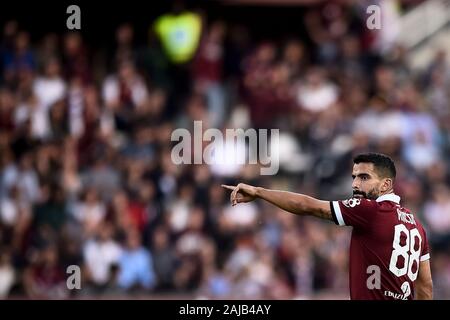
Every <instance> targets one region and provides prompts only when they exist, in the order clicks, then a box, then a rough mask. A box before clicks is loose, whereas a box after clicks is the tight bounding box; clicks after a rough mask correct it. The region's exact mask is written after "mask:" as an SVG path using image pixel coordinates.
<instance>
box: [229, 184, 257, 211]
mask: <svg viewBox="0 0 450 320" xmlns="http://www.w3.org/2000/svg"><path fill="white" fill-rule="evenodd" d="M222 187H224V188H225V189H228V190H231V191H232V192H231V195H230V201H231V205H232V206H235V205H236V204H238V203H245V202H250V201H253V200H255V199H256V187H254V186H251V185H248V184H245V183H239V184H238V185H237V186H227V185H224V184H223V185H222Z"/></svg>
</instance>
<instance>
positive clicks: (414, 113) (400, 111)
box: [0, 4, 450, 299]
mask: <svg viewBox="0 0 450 320" xmlns="http://www.w3.org/2000/svg"><path fill="white" fill-rule="evenodd" d="M355 6H356V5H353V6H351V7H347V6H339V5H337V4H335V5H321V6H314V7H312V8H309V9H308V10H306V13H305V17H304V21H305V27H306V30H307V34H308V37H307V38H303V37H299V36H295V35H283V36H280V37H279V38H278V39H260V38H259V37H258V38H256V37H253V36H252V32H251V30H250V29H249V28H248V27H246V26H245V25H241V24H238V23H228V22H227V21H226V20H217V19H214V20H208V19H207V17H206V16H204V15H200V16H199V17H200V19H201V33H200V35H199V38H198V43H197V45H196V47H195V52H193V55H192V57H187V58H186V61H181V62H180V61H174V60H172V59H171V56H170V55H169V54H168V52H167V48H166V47H165V46H164V41H162V39H161V34H159V33H158V32H157V28H154V27H153V25H152V26H150V30H151V31H150V32H149V39H148V41H145V45H137V44H136V43H137V41H136V39H135V31H136V30H135V29H134V26H133V24H131V23H124V24H121V25H119V26H118V27H117V29H116V30H115V35H116V37H115V39H116V42H115V46H114V49H113V50H112V51H108V52H106V53H105V52H104V50H103V51H101V50H100V49H101V48H97V47H95V44H88V43H86V41H85V40H84V38H83V36H82V34H81V33H79V32H75V31H74V32H68V33H66V34H56V33H48V34H46V35H45V36H44V37H43V38H42V39H38V40H37V41H34V42H33V41H31V39H30V35H32V32H33V31H32V30H23V29H22V28H21V26H20V24H18V22H16V21H9V22H7V23H6V24H5V25H4V26H3V34H2V37H1V44H0V59H1V64H0V71H1V77H0V79H1V82H0V297H1V298H11V297H27V298H44V299H62V298H93V297H102V298H104V297H128V298H133V297H139V296H149V295H151V296H157V297H165V296H180V295H183V296H186V297H196V298H197V297H207V298H234V299H240V298H251V299H262V298H265V299H292V298H296V299H320V298H348V248H349V241H350V232H351V230H350V229H349V228H345V227H344V228H343V227H337V226H335V225H333V224H332V223H329V222H324V221H321V220H317V219H314V218H310V217H305V218H299V217H296V216H294V215H291V214H288V213H286V212H283V211H282V210H279V209H277V208H275V207H273V206H271V205H268V204H265V203H263V202H262V201H256V202H252V203H249V204H245V205H238V206H236V207H231V206H230V205H229V193H228V192H227V191H226V190H224V189H222V188H221V186H220V185H221V184H222V183H227V184H234V183H237V182H241V181H245V182H247V183H251V184H255V185H260V186H264V187H268V188H277V189H283V190H290V191H294V192H301V193H305V194H308V195H311V196H315V197H318V198H321V199H324V200H335V199H344V198H348V197H349V196H350V195H351V165H352V162H351V159H352V156H354V155H355V154H356V153H358V152H360V151H368V150H371V151H378V152H383V153H385V154H388V155H390V156H391V157H392V158H393V159H394V160H395V162H396V165H397V172H398V177H397V180H396V187H395V189H396V192H397V194H399V195H400V196H401V198H402V204H403V205H404V206H405V207H408V208H410V209H411V211H412V212H413V213H414V214H415V215H416V216H417V217H419V219H420V220H421V221H422V222H423V224H424V225H425V228H426V230H427V232H428V236H429V241H430V243H431V248H432V249H431V257H432V258H431V263H432V272H433V277H434V283H435V297H436V298H447V299H448V298H450V254H449V252H450V251H449V244H450V108H449V99H450V64H449V62H448V58H447V56H446V55H445V52H444V51H439V50H438V51H436V54H435V57H434V59H433V61H432V62H431V63H430V64H429V65H428V66H427V67H426V68H424V69H423V70H414V69H412V68H411V66H410V65H409V63H408V50H406V49H405V48H403V47H402V46H400V45H397V44H395V43H394V44H392V45H391V46H390V47H389V49H388V50H387V51H383V52H382V53H380V51H379V50H377V46H376V35H374V34H373V33H372V32H371V31H370V30H367V29H366V28H365V27H364V20H363V18H362V16H363V15H362V14H361V12H362V13H364V11H361V10H360V8H357V7H355ZM193 40H195V39H193ZM193 43H194V44H195V41H194V42H193ZM102 52H103V55H101V53H102ZM99 56H100V57H99ZM194 120H201V121H203V127H204V129H206V128H219V129H221V130H225V128H257V129H262V128H267V129H270V128H277V129H280V141H279V144H278V146H277V148H278V149H277V152H278V153H279V155H280V170H279V172H278V174H277V175H275V176H261V175H260V171H259V169H258V165H245V164H243V165H235V166H232V168H229V167H227V168H224V167H223V166H222V167H221V166H220V165H219V166H210V165H207V164H198V165H175V164H174V163H173V162H172V160H171V150H172V147H173V145H174V142H172V141H171V133H172V132H173V130H175V129H177V128H186V129H192V127H193V122H194ZM70 265H77V266H80V268H81V289H80V290H68V289H67V287H66V279H67V278H68V276H69V275H68V274H67V273H66V270H67V267H68V266H70Z"/></svg>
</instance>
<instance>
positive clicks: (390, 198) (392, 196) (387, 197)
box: [376, 193, 400, 204]
mask: <svg viewBox="0 0 450 320" xmlns="http://www.w3.org/2000/svg"><path fill="white" fill-rule="evenodd" d="M376 201H377V202H381V201H392V202H395V203H397V204H400V197H399V196H398V195H396V194H394V193H388V194H383V195H382V196H379V197H378V198H377V200H376Z"/></svg>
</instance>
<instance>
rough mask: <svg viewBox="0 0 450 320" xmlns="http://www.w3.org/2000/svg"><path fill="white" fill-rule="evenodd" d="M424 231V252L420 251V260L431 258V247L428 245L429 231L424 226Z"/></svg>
mask: <svg viewBox="0 0 450 320" xmlns="http://www.w3.org/2000/svg"><path fill="white" fill-rule="evenodd" d="M422 232H423V243H422V252H421V253H420V261H426V260H429V259H430V247H429V245H428V238H427V233H426V231H425V229H424V228H423V227H422Z"/></svg>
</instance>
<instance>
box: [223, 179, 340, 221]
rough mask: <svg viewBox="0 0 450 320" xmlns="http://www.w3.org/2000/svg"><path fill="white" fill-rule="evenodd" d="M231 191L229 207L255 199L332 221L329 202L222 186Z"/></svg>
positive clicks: (267, 191) (307, 197) (276, 192)
mask: <svg viewBox="0 0 450 320" xmlns="http://www.w3.org/2000/svg"><path fill="white" fill-rule="evenodd" d="M222 187H224V188H226V189H228V190H232V192H231V195H230V201H231V205H233V206H235V205H236V204H238V203H245V202H250V201H253V200H255V199H257V198H259V199H263V200H266V201H268V202H270V203H272V204H273V205H276V206H277V207H279V208H281V209H283V210H286V211H288V212H291V213H294V214H298V215H312V216H315V217H318V218H321V219H326V220H332V219H333V218H332V216H331V208H330V202H329V201H322V200H318V199H315V198H313V197H310V196H307V195H303V194H300V193H294V192H288V191H279V190H270V189H264V188H261V187H255V186H251V185H248V184H245V183H239V184H238V185H237V186H227V185H222Z"/></svg>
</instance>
